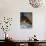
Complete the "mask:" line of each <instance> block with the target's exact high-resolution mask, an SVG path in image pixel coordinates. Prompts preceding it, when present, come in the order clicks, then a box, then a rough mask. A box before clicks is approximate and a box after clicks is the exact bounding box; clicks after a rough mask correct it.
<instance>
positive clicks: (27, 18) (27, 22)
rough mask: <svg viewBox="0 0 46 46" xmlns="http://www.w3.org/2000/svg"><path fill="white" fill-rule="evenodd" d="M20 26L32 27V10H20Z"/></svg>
mask: <svg viewBox="0 0 46 46" xmlns="http://www.w3.org/2000/svg"><path fill="white" fill-rule="evenodd" d="M20 27H21V28H32V12H20Z"/></svg>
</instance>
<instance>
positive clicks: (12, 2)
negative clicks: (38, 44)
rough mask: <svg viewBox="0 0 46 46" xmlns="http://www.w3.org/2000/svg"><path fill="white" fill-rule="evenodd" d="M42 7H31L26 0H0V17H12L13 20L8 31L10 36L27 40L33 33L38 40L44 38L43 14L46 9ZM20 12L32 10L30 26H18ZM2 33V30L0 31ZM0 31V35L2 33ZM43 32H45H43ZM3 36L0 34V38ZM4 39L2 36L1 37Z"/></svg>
mask: <svg viewBox="0 0 46 46" xmlns="http://www.w3.org/2000/svg"><path fill="white" fill-rule="evenodd" d="M44 7H45V6H44V4H43V7H40V8H36V9H35V8H33V7H31V5H30V4H29V1H28V0H0V17H3V16H6V17H12V18H13V22H12V26H11V29H10V31H8V33H9V34H10V35H12V36H11V37H14V39H15V38H16V39H17V40H28V39H29V37H32V36H33V35H34V34H36V35H37V38H38V39H39V40H44V39H45V34H46V33H45V32H44V30H45V28H44V27H45V21H46V20H45V15H46V13H45V12H46V9H45V8H44ZM20 12H32V13H33V15H32V23H33V25H32V28H31V29H21V28H20ZM1 33H2V31H1ZM1 33H0V35H2V34H1ZM44 33H45V34H44ZM2 38H3V37H2V36H0V39H2ZM3 39H4V38H3Z"/></svg>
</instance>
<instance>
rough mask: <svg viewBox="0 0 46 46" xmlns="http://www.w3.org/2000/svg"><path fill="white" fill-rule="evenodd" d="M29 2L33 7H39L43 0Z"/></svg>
mask: <svg viewBox="0 0 46 46" xmlns="http://www.w3.org/2000/svg"><path fill="white" fill-rule="evenodd" d="M29 3H30V5H32V7H34V8H38V7H39V6H40V5H41V3H42V0H29Z"/></svg>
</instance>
